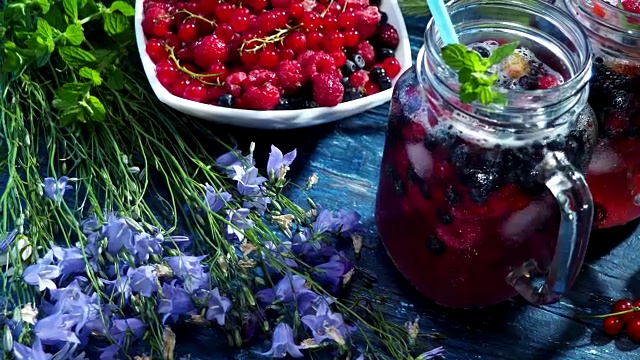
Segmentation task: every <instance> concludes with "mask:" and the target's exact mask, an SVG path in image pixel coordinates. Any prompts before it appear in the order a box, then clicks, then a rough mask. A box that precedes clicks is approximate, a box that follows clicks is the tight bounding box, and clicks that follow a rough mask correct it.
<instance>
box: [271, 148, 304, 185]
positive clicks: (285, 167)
mask: <svg viewBox="0 0 640 360" xmlns="http://www.w3.org/2000/svg"><path fill="white" fill-rule="evenodd" d="M296 155H297V150H296V149H293V151H291V152H289V153H287V154H286V155H282V151H280V149H278V148H277V147H275V146H274V145H271V153H269V160H267V174H269V179H271V180H273V179H284V177H285V176H286V175H287V171H289V165H291V163H293V160H295V158H296Z"/></svg>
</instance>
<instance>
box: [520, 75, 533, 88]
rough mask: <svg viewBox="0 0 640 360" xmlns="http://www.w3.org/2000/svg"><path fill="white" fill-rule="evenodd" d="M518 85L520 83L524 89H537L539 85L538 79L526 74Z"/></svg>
mask: <svg viewBox="0 0 640 360" xmlns="http://www.w3.org/2000/svg"><path fill="white" fill-rule="evenodd" d="M518 85H520V87H522V89H524V90H535V88H536V87H537V81H536V80H535V79H534V78H532V77H530V76H527V75H525V76H523V77H521V78H520V79H518Z"/></svg>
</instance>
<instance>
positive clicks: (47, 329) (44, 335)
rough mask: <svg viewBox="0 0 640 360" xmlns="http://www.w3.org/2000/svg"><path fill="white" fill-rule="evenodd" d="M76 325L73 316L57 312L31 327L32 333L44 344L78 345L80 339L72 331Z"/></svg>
mask: <svg viewBox="0 0 640 360" xmlns="http://www.w3.org/2000/svg"><path fill="white" fill-rule="evenodd" d="M76 324H77V321H76V319H74V316H73V315H71V314H63V313H59V312H58V313H54V314H52V315H49V316H47V317H44V318H42V319H40V320H38V322H37V323H36V324H35V325H34V327H33V333H34V334H36V336H37V337H38V338H39V339H40V340H41V341H42V342H43V343H45V344H52V345H53V344H56V345H63V344H66V343H69V342H71V343H80V339H78V337H77V336H76V334H75V333H74V332H73V330H72V327H73V326H74V325H76Z"/></svg>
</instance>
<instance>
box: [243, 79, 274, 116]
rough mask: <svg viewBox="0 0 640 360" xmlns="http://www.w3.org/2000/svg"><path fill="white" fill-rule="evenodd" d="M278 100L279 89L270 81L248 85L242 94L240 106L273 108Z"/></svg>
mask: <svg viewBox="0 0 640 360" xmlns="http://www.w3.org/2000/svg"><path fill="white" fill-rule="evenodd" d="M278 102H280V90H278V88H277V87H275V86H274V85H273V84H271V83H270V82H266V83H264V84H262V85H259V86H249V87H248V88H247V90H246V91H245V93H244V95H243V96H242V107H243V108H245V109H250V110H273V109H274V108H275V107H276V105H278Z"/></svg>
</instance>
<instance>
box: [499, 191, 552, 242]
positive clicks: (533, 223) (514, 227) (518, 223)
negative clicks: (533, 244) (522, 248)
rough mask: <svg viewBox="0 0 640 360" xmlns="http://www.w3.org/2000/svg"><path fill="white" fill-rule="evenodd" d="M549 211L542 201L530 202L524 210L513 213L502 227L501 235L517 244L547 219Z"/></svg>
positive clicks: (545, 203)
mask: <svg viewBox="0 0 640 360" xmlns="http://www.w3.org/2000/svg"><path fill="white" fill-rule="evenodd" d="M550 214H551V211H549V205H548V204H547V202H546V201H544V200H537V201H532V202H531V203H529V206H527V207H526V208H524V209H522V210H519V211H516V212H515V213H513V214H512V215H511V216H510V217H509V218H508V219H507V221H505V222H504V224H503V225H502V235H503V236H504V237H505V238H507V239H511V240H512V241H515V242H519V241H522V240H525V239H527V238H528V237H529V234H531V232H533V231H534V230H535V228H536V227H537V226H541V225H542V224H544V222H545V221H547V219H548V218H549V215H550Z"/></svg>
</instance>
